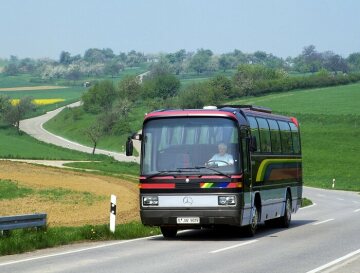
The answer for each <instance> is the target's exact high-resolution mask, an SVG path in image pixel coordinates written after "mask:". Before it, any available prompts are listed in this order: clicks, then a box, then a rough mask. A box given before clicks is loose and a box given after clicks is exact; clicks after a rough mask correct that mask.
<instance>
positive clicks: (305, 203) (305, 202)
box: [301, 197, 313, 208]
mask: <svg viewBox="0 0 360 273" xmlns="http://www.w3.org/2000/svg"><path fill="white" fill-rule="evenodd" d="M312 204H313V202H312V201H311V200H310V199H307V198H305V197H304V198H303V199H302V200H301V207H302V208H304V207H307V206H310V205H312Z"/></svg>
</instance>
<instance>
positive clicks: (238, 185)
mask: <svg viewBox="0 0 360 273" xmlns="http://www.w3.org/2000/svg"><path fill="white" fill-rule="evenodd" d="M241 187H242V183H241V182H220V183H211V182H203V183H200V188H202V189H224V188H228V189H230V188H241Z"/></svg>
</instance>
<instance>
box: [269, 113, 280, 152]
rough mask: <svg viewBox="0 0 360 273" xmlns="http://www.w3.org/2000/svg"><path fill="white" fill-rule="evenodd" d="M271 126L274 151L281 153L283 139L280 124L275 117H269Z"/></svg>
mask: <svg viewBox="0 0 360 273" xmlns="http://www.w3.org/2000/svg"><path fill="white" fill-rule="evenodd" d="M268 122H269V126H270V136H271V148H272V152H273V153H281V139H280V131H279V125H278V124H277V122H276V121H275V120H273V119H268Z"/></svg>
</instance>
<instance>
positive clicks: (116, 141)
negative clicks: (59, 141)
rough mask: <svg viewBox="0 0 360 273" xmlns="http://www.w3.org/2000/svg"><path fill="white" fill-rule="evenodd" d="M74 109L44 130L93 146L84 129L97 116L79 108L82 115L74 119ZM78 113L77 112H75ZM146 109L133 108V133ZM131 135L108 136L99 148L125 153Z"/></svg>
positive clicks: (53, 121)
mask: <svg viewBox="0 0 360 273" xmlns="http://www.w3.org/2000/svg"><path fill="white" fill-rule="evenodd" d="M72 111H74V110H72V109H64V110H63V111H62V112H61V113H60V114H59V115H58V116H56V117H55V118H53V119H51V120H50V121H48V122H47V123H45V125H44V128H45V129H46V130H48V131H50V132H52V133H54V134H57V135H60V136H62V137H65V138H68V139H71V140H73V141H76V142H78V143H81V144H84V145H87V146H92V143H91V141H90V140H89V139H88V138H87V137H86V136H85V135H84V129H85V128H88V127H90V125H91V124H93V123H94V122H95V120H96V116H95V115H92V114H89V113H85V112H83V111H82V110H81V108H79V111H80V115H79V117H78V118H77V119H75V120H74V119H73V116H72V115H73V114H72ZM75 111H76V110H75ZM146 112H147V109H146V107H144V106H139V107H136V108H133V109H132V111H131V112H130V114H129V122H130V127H131V129H132V132H137V131H138V130H139V129H140V128H141V125H142V122H143V117H144V114H145V113H146ZM129 135H130V133H126V134H124V135H121V136H119V135H107V136H104V137H102V138H101V139H100V141H99V144H98V148H101V149H106V150H112V151H117V152H124V150H125V147H124V146H125V142H126V139H127V137H128V136H129Z"/></svg>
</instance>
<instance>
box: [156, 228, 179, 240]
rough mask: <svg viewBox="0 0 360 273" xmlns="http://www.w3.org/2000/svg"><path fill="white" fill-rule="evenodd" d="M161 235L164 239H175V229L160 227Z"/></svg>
mask: <svg viewBox="0 0 360 273" xmlns="http://www.w3.org/2000/svg"><path fill="white" fill-rule="evenodd" d="M160 230H161V233H162V235H163V236H164V237H165V238H175V237H176V234H177V228H176V227H160Z"/></svg>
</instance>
